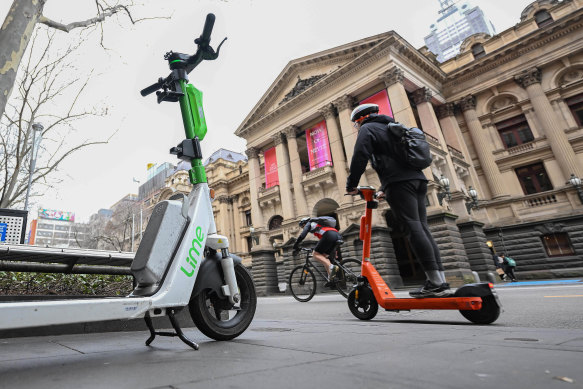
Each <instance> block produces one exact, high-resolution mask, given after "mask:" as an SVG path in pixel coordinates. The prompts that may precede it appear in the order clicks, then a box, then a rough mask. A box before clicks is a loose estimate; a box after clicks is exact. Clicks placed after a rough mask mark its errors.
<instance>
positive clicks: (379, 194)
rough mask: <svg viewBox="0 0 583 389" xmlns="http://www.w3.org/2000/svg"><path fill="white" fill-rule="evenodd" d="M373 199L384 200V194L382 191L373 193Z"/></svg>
mask: <svg viewBox="0 0 583 389" xmlns="http://www.w3.org/2000/svg"><path fill="white" fill-rule="evenodd" d="M375 198H377V199H384V198H385V192H383V191H382V190H379V191H378V192H377V193H375Z"/></svg>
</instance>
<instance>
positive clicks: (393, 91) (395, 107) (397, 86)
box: [379, 67, 418, 127]
mask: <svg viewBox="0 0 583 389" xmlns="http://www.w3.org/2000/svg"><path fill="white" fill-rule="evenodd" d="M379 78H380V79H381V80H383V82H384V83H385V86H386V88H387V93H388V95H389V102H390V103H391V110H392V111H393V118H394V119H395V120H396V121H398V122H399V123H403V124H404V125H406V126H408V127H418V126H417V122H416V121H415V115H414V114H413V108H412V107H411V104H409V98H408V97H407V91H406V90H405V87H404V86H403V79H404V72H403V71H402V70H401V69H399V68H397V67H394V68H392V69H390V70H388V71H386V72H384V73H383V74H381V75H380V76H379Z"/></svg>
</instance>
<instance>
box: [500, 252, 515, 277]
mask: <svg viewBox="0 0 583 389" xmlns="http://www.w3.org/2000/svg"><path fill="white" fill-rule="evenodd" d="M502 261H504V262H503V263H504V264H503V266H504V273H506V275H507V276H508V277H510V281H512V282H516V276H515V275H514V268H515V267H516V261H515V260H514V259H512V258H510V257H509V256H507V255H506V254H502Z"/></svg>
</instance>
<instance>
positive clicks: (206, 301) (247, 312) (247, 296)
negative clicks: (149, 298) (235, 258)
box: [188, 265, 257, 340]
mask: <svg viewBox="0 0 583 389" xmlns="http://www.w3.org/2000/svg"><path fill="white" fill-rule="evenodd" d="M235 276H236V279H237V285H238V286H239V293H240V295H241V309H240V310H234V309H232V308H233V307H232V306H231V304H230V303H229V300H228V299H226V298H219V296H218V295H217V294H216V293H215V292H214V291H212V290H211V289H206V290H203V291H202V292H201V293H199V294H198V295H197V296H195V297H193V298H192V299H191V300H190V303H189V304H188V307H189V308H190V316H191V317H192V321H193V322H194V324H195V325H196V327H197V328H198V329H199V330H200V332H202V333H203V334H205V335H206V336H208V337H209V338H211V339H215V340H230V339H233V338H236V337H237V336H239V335H241V334H242V333H243V332H244V331H245V330H246V329H247V327H249V324H251V321H252V320H253V316H255V309H256V307H257V295H256V293H255V285H254V284H253V278H252V277H251V274H250V273H249V270H247V269H246V268H245V267H244V266H243V265H236V266H235Z"/></svg>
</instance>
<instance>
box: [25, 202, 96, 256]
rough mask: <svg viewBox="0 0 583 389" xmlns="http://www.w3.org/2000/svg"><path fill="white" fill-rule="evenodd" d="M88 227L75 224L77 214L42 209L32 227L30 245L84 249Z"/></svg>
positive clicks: (82, 224)
mask: <svg viewBox="0 0 583 389" xmlns="http://www.w3.org/2000/svg"><path fill="white" fill-rule="evenodd" d="M87 232H88V225H87V224H84V223H75V214H74V213H72V212H64V211H59V210H52V209H45V208H41V209H39V211H38V219H37V220H34V221H33V225H32V226H31V232H30V239H29V243H30V244H34V245H42V246H45V245H46V246H51V247H63V248H66V247H83V246H84V242H85V239H86V236H87Z"/></svg>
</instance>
